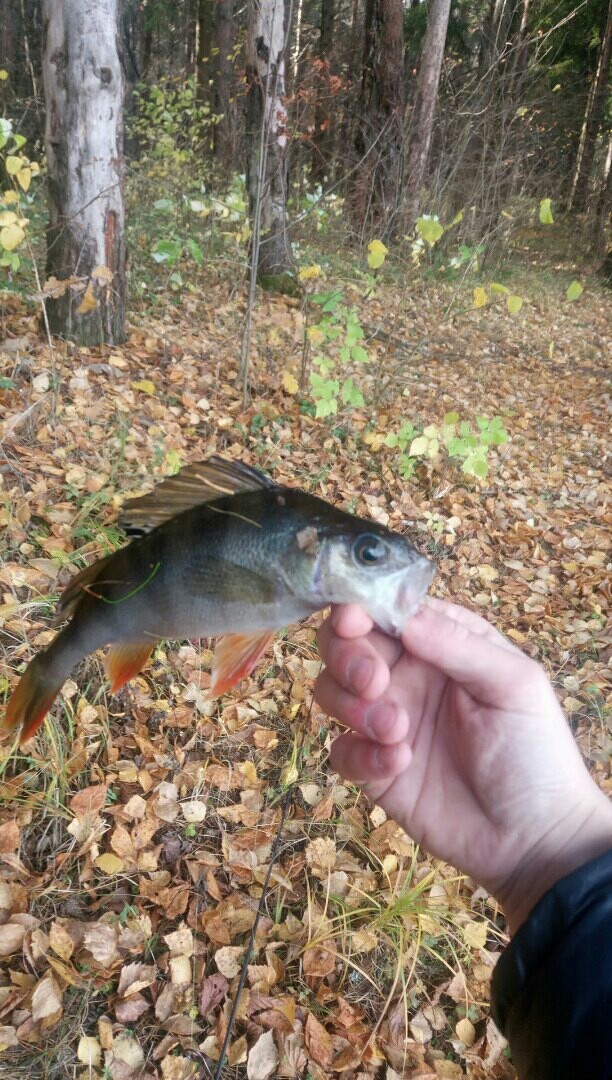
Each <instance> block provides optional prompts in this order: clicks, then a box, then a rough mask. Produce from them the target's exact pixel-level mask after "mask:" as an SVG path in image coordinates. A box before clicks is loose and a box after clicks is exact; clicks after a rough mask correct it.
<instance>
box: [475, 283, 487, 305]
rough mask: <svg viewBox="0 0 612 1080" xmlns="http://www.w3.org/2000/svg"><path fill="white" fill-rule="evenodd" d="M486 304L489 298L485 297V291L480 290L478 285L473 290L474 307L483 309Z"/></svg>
mask: <svg viewBox="0 0 612 1080" xmlns="http://www.w3.org/2000/svg"><path fill="white" fill-rule="evenodd" d="M488 302H489V297H488V296H487V294H486V291H485V289H483V288H481V286H480V285H477V286H476V288H475V289H474V307H477V308H479V307H484V306H485V304H488Z"/></svg>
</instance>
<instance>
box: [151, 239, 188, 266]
mask: <svg viewBox="0 0 612 1080" xmlns="http://www.w3.org/2000/svg"><path fill="white" fill-rule="evenodd" d="M182 246H183V245H182V244H181V242H180V241H179V240H158V241H157V243H156V245H155V247H154V248H153V258H154V259H155V262H159V263H162V262H167V263H169V264H170V266H173V265H174V263H175V262H176V261H177V259H179V258H180V254H181V250H182Z"/></svg>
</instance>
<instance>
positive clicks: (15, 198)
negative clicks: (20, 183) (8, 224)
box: [2, 191, 19, 206]
mask: <svg viewBox="0 0 612 1080" xmlns="http://www.w3.org/2000/svg"><path fill="white" fill-rule="evenodd" d="M2 201H3V202H4V203H6V205H7V206H10V205H11V203H16V202H19V195H18V194H17V192H16V191H5V192H4V194H3V196H2Z"/></svg>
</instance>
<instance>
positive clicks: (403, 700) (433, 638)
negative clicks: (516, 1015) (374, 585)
mask: <svg viewBox="0 0 612 1080" xmlns="http://www.w3.org/2000/svg"><path fill="white" fill-rule="evenodd" d="M319 646H320V650H321V655H322V657H323V660H324V662H325V664H326V668H325V670H324V671H323V672H322V673H321V675H320V676H319V678H318V680H317V686H316V690H315V697H316V700H317V701H318V703H319V705H320V706H321V707H322V708H323V709H324V710H325V712H327V713H328V714H330V715H332V716H335V717H337V718H338V719H339V720H340V721H341V723H343V724H346V725H347V726H348V727H350V728H352V729H353V731H352V733H350V734H346V735H341V736H340V737H339V738H338V739H336V741H335V743H334V745H333V747H332V751H331V763H332V766H333V767H334V768H335V769H337V770H338V771H339V772H340V773H342V774H343V776H345V777H347V778H348V779H350V780H353V781H355V782H356V783H358V784H359V785H360V786H361V787H362V788H363V790H364V792H365V793H366V795H368V797H369V798H370V799H371V800H372V801H373V802H376V803H378V804H379V805H381V806H382V807H383V808H384V810H385V811H386V812H387V813H388V814H389V815H390V816H391V817H393V818H394V819H395V820H396V821H397V822H398V823H399V824H400V825H401V826H402V827H403V828H404V829H405V830H406V832H407V833H408V834H409V835H410V836H411V837H412V838H413V839H414V840H415V841H416V842H417V843H419V844H421V845H422V846H423V847H424V848H425V850H426V851H428V852H430V853H431V854H432V855H435V856H437V857H438V858H442V859H445V860H448V861H449V862H450V863H452V864H453V865H454V866H457V867H458V868H459V869H461V870H463V871H464V872H466V873H468V874H469V875H470V876H471V877H473V878H475V879H476V880H477V881H479V882H481V883H482V884H483V885H484V886H485V887H486V888H487V889H488V890H489V891H490V892H491V893H493V894H494V895H495V896H497V897H498V899H499V900H500V902H501V904H502V906H503V908H504V910H505V913H506V917H507V919H508V922H509V925H510V928H511V930H512V931H515V930H516V929H517V927H518V926H519V925H520V923H521V922H522V921H523V920H524V919H525V918H526V917H527V915H528V914H529V912H530V910H531V908H532V907H533V906H534V904H535V903H536V901H537V900H538V899H539V898H540V896H542V895H543V893H544V892H545V891H546V890H547V889H548V888H550V886H551V885H553V884H554V882H555V881H557V880H558V879H559V878H560V877H563V876H564V875H565V874H568V873H570V872H571V871H572V870H574V869H576V868H577V867H578V866H581V865H582V864H583V863H586V862H587V861H589V860H590V859H591V858H595V857H596V856H597V855H599V854H602V853H603V852H604V851H606V850H608V849H609V848H612V806H611V805H610V803H609V802H608V800H607V799H606V798H605V796H604V795H603V794H602V792H600V791H599V789H598V787H597V786H596V784H595V783H594V782H593V781H592V780H591V778H590V776H589V774H588V772H587V770H586V768H585V766H584V763H583V761H582V758H581V756H580V754H579V752H578V749H577V747H576V744H575V742H574V739H573V736H572V734H571V732H570V730H569V727H568V725H567V723H566V721H565V718H564V716H563V713H562V712H561V709H560V707H559V704H558V702H557V699H556V697H555V694H554V691H553V689H552V687H551V685H550V683H549V681H548V679H547V677H546V675H545V673H544V671H543V669H542V668H541V667H540V666H539V665H538V664H537V663H535V662H534V661H533V660H530V659H529V658H528V657H526V656H525V655H524V654H523V653H521V652H520V650H519V649H518V648H516V647H515V646H514V645H513V644H511V643H510V642H509V641H507V640H506V639H505V638H504V637H503V636H502V635H501V634H500V633H498V631H497V630H495V629H494V628H493V627H492V626H491V625H490V624H489V623H488V622H486V621H485V620H484V619H482V618H481V617H480V616H479V615H476V614H474V613H473V612H470V611H468V610H467V609H466V608H462V607H459V606H458V605H456V604H451V603H448V602H445V601H442V600H435V599H432V598H428V600H427V604H426V606H425V607H423V608H422V609H421V611H420V612H419V613H418V614H417V615H415V616H413V618H411V619H409V620H408V621H407V623H406V625H405V627H404V629H403V631H402V636H401V640H399V639H394V638H390V637H387V636H386V635H385V634H383V633H381V632H380V631H379V630H377V629H375V628H373V624H372V621H371V619H369V618H368V616H367V615H366V614H365V613H364V612H363V611H362V610H361V608H359V607H357V606H355V605H347V606H345V607H338V608H336V609H334V610H333V612H332V615H331V617H330V618H329V619H327V620H326V621H325V623H324V624H323V626H322V627H321V629H320V631H319Z"/></svg>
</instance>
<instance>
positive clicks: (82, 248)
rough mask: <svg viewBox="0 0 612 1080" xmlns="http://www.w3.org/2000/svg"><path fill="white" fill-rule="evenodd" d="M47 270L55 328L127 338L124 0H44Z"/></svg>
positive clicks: (95, 340)
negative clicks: (120, 1) (120, 6)
mask: <svg viewBox="0 0 612 1080" xmlns="http://www.w3.org/2000/svg"><path fill="white" fill-rule="evenodd" d="M42 12H43V83H44V88H45V99H46V107H47V125H46V132H45V146H46V153H47V163H48V187H49V227H48V231H47V272H48V274H49V275H50V276H51V277H54V278H56V279H58V280H59V281H60V282H61V281H70V284H69V285H66V286H64V289H63V291H61V286H57V288H56V289H55V290H54V292H53V291H51V290H50V289H49V283H47V292H48V293H49V299H47V303H46V306H47V315H48V319H49V325H50V327H51V330H52V331H53V333H56V334H59V335H61V336H62V337H67V338H70V339H71V340H73V341H76V342H77V343H78V344H80V345H100V344H102V343H107V344H111V345H113V344H116V343H118V342H121V341H124V340H125V300H126V280H125V241H124V210H123V92H124V91H123V78H122V73H121V67H120V63H119V55H118V51H117V36H118V19H117V14H118V13H117V0H88V3H87V4H85V3H83V2H81V0H43V3H42Z"/></svg>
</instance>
